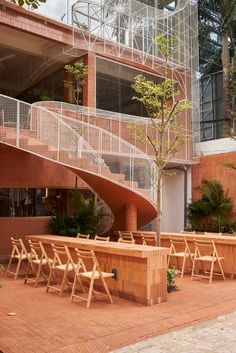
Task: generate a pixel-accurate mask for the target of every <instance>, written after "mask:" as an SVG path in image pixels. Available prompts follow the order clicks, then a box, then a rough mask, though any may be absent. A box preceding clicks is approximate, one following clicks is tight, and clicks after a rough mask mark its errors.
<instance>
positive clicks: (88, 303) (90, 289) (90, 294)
mask: <svg viewBox="0 0 236 353" xmlns="http://www.w3.org/2000/svg"><path fill="white" fill-rule="evenodd" d="M93 284H94V274H93V275H92V277H91V281H90V286H89V293H88V300H87V305H86V308H87V309H89V307H90V302H91V298H92V293H93Z"/></svg>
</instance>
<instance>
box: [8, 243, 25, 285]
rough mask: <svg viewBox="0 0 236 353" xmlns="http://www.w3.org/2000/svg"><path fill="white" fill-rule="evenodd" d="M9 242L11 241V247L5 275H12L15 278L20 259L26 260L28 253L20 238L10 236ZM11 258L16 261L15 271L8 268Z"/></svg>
mask: <svg viewBox="0 0 236 353" xmlns="http://www.w3.org/2000/svg"><path fill="white" fill-rule="evenodd" d="M11 242H12V245H13V248H12V253H11V255H10V259H9V263H8V266H7V271H6V275H8V274H11V275H14V279H17V277H18V274H19V271H20V265H21V263H22V261H28V260H29V255H30V254H29V253H28V252H27V250H26V248H25V245H24V243H23V241H22V239H14V238H13V237H11ZM13 260H16V261H17V266H16V271H15V272H14V271H12V270H10V268H11V265H12V261H13Z"/></svg>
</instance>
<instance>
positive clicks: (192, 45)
mask: <svg viewBox="0 0 236 353" xmlns="http://www.w3.org/2000/svg"><path fill="white" fill-rule="evenodd" d="M163 3H168V2H167V1H163ZM169 3H170V1H169ZM173 4H175V7H173V8H171V7H163V8H162V9H159V8H156V7H152V6H148V5H146V4H144V3H142V2H140V1H135V0H78V1H77V2H75V3H74V5H73V6H72V25H73V46H72V47H71V48H69V49H68V53H69V52H71V53H72V52H73V50H76V48H81V46H82V48H83V49H85V50H88V51H89V50H90V51H95V52H96V53H100V54H103V55H106V56H108V57H111V58H112V57H114V58H117V57H118V58H121V59H127V60H129V61H131V62H135V63H138V64H142V65H144V66H146V67H147V68H151V69H152V70H155V71H156V72H157V73H160V74H161V75H163V76H166V77H170V78H173V79H175V80H176V81H178V83H179V90H180V93H181V98H182V99H188V100H192V101H193V106H194V109H193V115H192V124H193V125H192V127H193V142H194V143H195V142H199V138H200V115H199V82H198V81H199V73H198V71H199V63H198V17H197V1H196V0H178V1H175V2H173ZM160 33H163V35H164V36H165V37H166V38H168V37H169V38H174V48H173V49H174V50H170V51H169V55H168V58H165V57H164V55H163V53H162V51H161V50H160V48H159V47H158V44H157V41H156V37H157V35H158V34H160Z"/></svg>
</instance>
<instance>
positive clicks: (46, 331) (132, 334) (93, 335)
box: [0, 276, 236, 353]
mask: <svg viewBox="0 0 236 353" xmlns="http://www.w3.org/2000/svg"><path fill="white" fill-rule="evenodd" d="M1 281H2V280H1V278H0V282H1ZM177 285H178V288H179V291H177V292H174V293H171V294H169V295H168V301H167V302H166V303H162V304H158V305H154V306H151V307H147V306H143V305H140V304H137V303H134V302H131V301H129V300H125V299H121V298H118V297H116V296H113V299H114V304H109V303H107V301H106V300H105V299H104V298H102V297H100V299H98V300H96V301H94V302H92V305H91V308H90V309H88V310H87V309H86V308H85V302H77V301H76V302H75V303H70V301H69V297H70V291H69V290H68V291H66V292H65V294H64V295H63V297H61V298H60V297H59V296H58V293H54V292H50V293H45V284H44V283H42V284H41V285H39V287H38V288H34V287H33V286H32V284H27V285H24V284H23V278H19V279H17V280H16V281H15V280H13V279H11V278H6V279H4V286H3V288H0V351H2V352H3V353H106V352H111V351H115V350H117V349H121V348H122V347H125V346H128V345H130V344H134V343H137V342H141V343H140V344H141V346H139V347H140V348H141V349H143V350H141V351H140V350H136V351H135V350H134V351H132V350H131V348H130V347H128V348H127V349H128V350H126V351H124V352H130V353H132V352H142V353H144V352H145V353H154V352H156V353H158V352H159V351H158V349H161V348H163V347H162V346H163V345H165V344H167V343H168V344H169V347H168V352H192V353H193V352H194V353H195V352H202V353H204V352H212V351H209V350H207V349H208V347H210V348H209V349H211V346H210V344H211V343H210V342H213V343H214V339H215V340H218V343H219V345H220V342H221V343H222V346H221V348H222V349H223V347H224V346H223V344H226V343H227V342H228V341H227V340H228V338H230V339H232V335H233V338H234V337H235V339H236V335H235V334H234V332H235V329H234V331H233V333H232V330H233V328H234V327H236V323H235V325H234V326H232V327H228V326H227V324H228V320H225V321H224V318H223V319H222V318H221V319H219V320H221V321H216V323H217V322H218V323H220V325H219V326H217V327H216V330H215V331H214V335H216V336H215V338H212V337H211V336H212V333H211V332H210V331H204V330H202V327H203V328H204V325H205V324H207V323H206V321H205V320H210V319H213V318H216V317H218V316H222V315H226V314H227V313H233V312H234V311H236V290H235V289H236V280H231V279H227V280H226V281H222V280H221V279H219V278H217V279H215V280H214V281H213V284H212V285H209V284H208V281H207V280H205V279H197V280H195V281H190V277H189V276H186V277H185V278H184V279H180V278H177ZM10 312H14V313H15V314H16V315H15V316H9V315H8V314H9V313H10ZM232 315H233V316H234V314H232ZM233 316H232V317H233ZM196 323H201V325H203V326H200V329H199V328H198V326H197V328H196V327H195V326H194V327H189V326H190V325H193V324H196ZM213 324H214V322H213ZM183 327H187V331H177V330H178V329H179V328H183ZM224 327H225V328H224ZM223 329H224V330H223ZM217 330H218V331H217ZM167 332H168V333H170V336H169V338H167V341H166V338H165V337H166V336H163V334H165V333H167ZM181 332H183V335H185V337H187V336H188V338H187V339H186V342H187V341H188V343H189V344H190V346H189V347H188V348H187V350H183V348H181V347H180V350H179V351H178V350H177V349H176V345H175V342H176V341H178V338H175V335H177V336H176V337H178V335H179V334H182V333H181ZM194 332H196V333H197V336H196V337H195V336H194V335H193V333H194ZM205 332H207V333H206V334H205ZM218 332H220V333H221V336H219V334H218ZM157 336H158V337H157ZM201 336H202V339H201V340H202V341H203V342H205V343H204V347H205V348H199V349H200V350H199V349H198V350H196V349H197V345H196V344H197V343H196V342H197V341H196V340H198V337H201ZM152 337H155V338H153V340H154V341H153V342H157V341H158V342H159V343H158V344H160V345H162V346H160V347H158V348H156V347H155V348H152V341H151V344H149V343H150V341H146V342H144V343H143V342H142V341H144V340H148V339H149V338H152ZM156 337H157V338H156ZM220 337H222V338H220ZM174 339H176V341H174ZM171 340H172V342H171ZM168 341H169V342H168ZM228 343H229V344H230V341H229V342H228ZM143 344H148V345H149V346H147V347H145V346H142V345H143ZM154 344H156V343H154ZM190 347H191V348H190ZM229 347H230V346H229ZM132 349H133V348H132ZM135 349H136V348H135ZM138 349H139V348H138ZM150 349H152V350H150ZM173 349H174V350H173ZM194 349H195V350H194ZM217 349H218V348H217ZM224 349H226V348H224ZM162 351H163V350H162ZM162 351H161V350H160V352H162ZM231 351H232V350H231ZM231 351H230V350H229V351H227V350H221V351H220V350H219V352H224V353H228V352H231ZM163 352H167V350H166V351H165V350H164V351H163ZM214 352H218V351H217V350H214ZM233 352H236V350H233Z"/></svg>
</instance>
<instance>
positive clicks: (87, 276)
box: [80, 271, 114, 279]
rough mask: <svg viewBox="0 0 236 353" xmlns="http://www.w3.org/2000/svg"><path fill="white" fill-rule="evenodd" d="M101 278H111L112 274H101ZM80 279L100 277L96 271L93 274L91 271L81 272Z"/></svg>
mask: <svg viewBox="0 0 236 353" xmlns="http://www.w3.org/2000/svg"><path fill="white" fill-rule="evenodd" d="M102 275H103V277H106V278H108V277H113V276H114V275H113V273H111V272H102ZM80 276H81V277H86V278H92V276H94V278H95V279H97V278H99V277H100V273H99V272H98V271H95V272H94V273H93V272H92V271H88V272H81V273H80Z"/></svg>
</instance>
